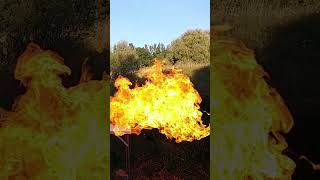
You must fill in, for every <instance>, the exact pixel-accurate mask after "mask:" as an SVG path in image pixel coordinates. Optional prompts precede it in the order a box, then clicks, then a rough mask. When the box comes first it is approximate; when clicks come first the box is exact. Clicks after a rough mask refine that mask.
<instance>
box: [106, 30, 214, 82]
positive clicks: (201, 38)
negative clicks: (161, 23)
mask: <svg viewBox="0 0 320 180" xmlns="http://www.w3.org/2000/svg"><path fill="white" fill-rule="evenodd" d="M209 42H210V33H209V31H206V30H201V29H196V30H188V31H187V32H185V33H183V34H182V35H181V36H180V37H179V38H177V39H176V40H174V41H172V42H171V44H170V45H167V46H165V45H164V44H163V43H158V44H152V45H145V46H144V47H135V46H134V44H132V43H129V42H127V41H119V42H118V43H116V44H115V45H114V46H113V48H112V50H111V62H110V70H111V77H112V78H114V77H116V76H118V75H127V74H129V73H133V72H134V71H136V70H138V69H139V68H141V67H143V66H149V65H151V64H152V63H153V59H154V58H159V59H164V60H167V62H168V63H171V64H176V63H197V64H198V63H209V62H210V53H209V49H210V44H209Z"/></svg>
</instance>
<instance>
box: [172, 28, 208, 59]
mask: <svg viewBox="0 0 320 180" xmlns="http://www.w3.org/2000/svg"><path fill="white" fill-rule="evenodd" d="M209 50H210V33H209V31H205V30H200V29H196V30H189V31H187V32H185V33H184V34H183V35H182V36H180V37H179V38H178V39H176V40H174V41H173V42H171V46H170V48H169V52H168V53H169V54H168V57H169V60H170V61H171V62H172V63H173V64H174V63H176V62H197V63H199V62H200V63H203V62H210V51H209Z"/></svg>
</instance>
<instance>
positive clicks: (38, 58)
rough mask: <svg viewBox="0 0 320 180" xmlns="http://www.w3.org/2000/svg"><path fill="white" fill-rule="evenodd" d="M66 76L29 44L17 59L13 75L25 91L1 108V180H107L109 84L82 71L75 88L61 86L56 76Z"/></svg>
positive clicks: (60, 63) (59, 63)
mask: <svg viewBox="0 0 320 180" xmlns="http://www.w3.org/2000/svg"><path fill="white" fill-rule="evenodd" d="M84 67H85V66H84ZM70 73H71V70H70V69H69V68H68V67H67V66H66V65H65V64H64V60H63V58H62V57H60V56H59V55H58V54H57V53H55V52H52V51H49V50H42V49H41V48H40V47H39V46H38V45H36V44H33V43H31V44H29V45H28V47H27V49H26V51H25V52H24V53H23V54H22V55H21V56H20V57H19V58H18V62H17V65H16V69H15V74H14V75H15V78H16V79H18V80H20V81H21V82H22V83H23V85H24V86H25V87H26V93H25V94H23V95H21V96H20V97H19V98H17V99H16V101H15V103H14V105H13V108H12V110H11V111H6V110H2V109H0V154H1V158H0V177H1V178H0V179H105V178H106V173H107V172H108V171H109V155H108V153H107V150H108V143H107V142H108V140H109V139H108V136H107V133H106V131H107V130H108V128H107V125H108V124H106V122H107V111H108V101H107V99H108V97H109V92H108V91H109V82H108V81H106V80H101V81H93V80H89V79H90V78H89V77H90V73H88V69H86V68H84V69H83V74H82V78H81V79H82V81H81V82H80V83H79V85H77V86H74V87H71V88H65V87H64V86H63V85H62V80H61V78H60V76H59V75H62V74H70ZM84 76H86V77H84ZM84 81H86V82H84ZM101 142H106V143H101Z"/></svg>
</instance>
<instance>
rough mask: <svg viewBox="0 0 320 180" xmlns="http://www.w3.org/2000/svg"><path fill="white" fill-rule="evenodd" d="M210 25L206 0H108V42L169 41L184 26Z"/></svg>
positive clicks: (138, 44) (136, 44) (141, 45)
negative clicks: (109, 40)
mask: <svg viewBox="0 0 320 180" xmlns="http://www.w3.org/2000/svg"><path fill="white" fill-rule="evenodd" d="M196 28H200V29H206V30H209V29H210V0H111V1H110V39H111V46H113V45H114V44H115V43H116V42H118V41H120V40H126V41H128V42H131V43H133V44H134V45H135V46H138V47H143V46H144V44H153V43H159V42H161V43H164V44H165V45H167V44H169V43H170V42H171V41H172V40H174V39H176V38H177V37H179V36H180V35H182V33H184V32H185V31H186V30H188V29H196Z"/></svg>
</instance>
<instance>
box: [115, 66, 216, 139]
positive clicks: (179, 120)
mask: <svg viewBox="0 0 320 180" xmlns="http://www.w3.org/2000/svg"><path fill="white" fill-rule="evenodd" d="M163 66H164V65H163V64H162V62H161V61H159V60H156V61H155V63H154V65H153V66H152V68H151V71H149V72H148V74H147V81H146V83H145V84H144V85H142V86H138V85H136V86H135V87H134V88H130V85H132V83H131V82H130V81H129V80H128V79H127V78H125V77H122V76H119V77H118V78H117V79H116V81H115V87H116V88H117V92H116V93H115V94H114V96H112V97H111V98H110V122H111V124H112V125H114V129H113V131H114V132H115V134H116V135H117V136H121V135H123V133H122V131H123V130H128V129H129V130H133V133H135V134H140V132H141V130H142V129H152V128H157V129H159V131H160V133H162V134H165V135H166V136H167V138H169V139H171V138H174V139H175V141H176V142H182V141H194V140H199V139H201V138H204V137H206V136H208V135H209V134H210V128H209V127H206V126H205V125H204V124H202V120H201V117H202V112H201V111H200V110H199V109H200V105H199V104H200V103H201V101H202V100H201V97H200V95H199V93H198V92H197V91H196V90H195V89H194V87H193V84H192V82H191V81H190V79H189V78H188V77H187V76H186V75H184V74H182V73H181V71H179V70H177V69H174V68H172V69H171V70H169V71H168V72H166V73H164V72H163Z"/></svg>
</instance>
